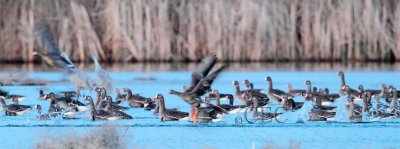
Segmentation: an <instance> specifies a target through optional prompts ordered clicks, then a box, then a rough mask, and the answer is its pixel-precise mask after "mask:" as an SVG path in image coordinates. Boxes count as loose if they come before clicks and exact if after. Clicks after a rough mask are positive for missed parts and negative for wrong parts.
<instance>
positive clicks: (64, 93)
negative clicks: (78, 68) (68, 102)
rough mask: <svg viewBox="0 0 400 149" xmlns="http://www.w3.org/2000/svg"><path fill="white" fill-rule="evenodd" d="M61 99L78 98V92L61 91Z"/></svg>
mask: <svg viewBox="0 0 400 149" xmlns="http://www.w3.org/2000/svg"><path fill="white" fill-rule="evenodd" d="M60 93H61V97H69V98H72V97H78V93H77V92H76V91H61V92H60Z"/></svg>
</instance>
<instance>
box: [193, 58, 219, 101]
mask: <svg viewBox="0 0 400 149" xmlns="http://www.w3.org/2000/svg"><path fill="white" fill-rule="evenodd" d="M224 68H225V65H223V66H221V67H219V68H218V69H217V70H215V71H213V72H212V73H211V74H210V75H208V76H206V77H204V78H203V79H201V80H200V82H199V83H198V84H197V85H196V87H195V88H194V89H193V90H192V91H191V92H192V93H194V94H195V95H197V96H203V95H204V94H205V93H207V92H210V91H211V85H212V83H213V82H214V80H215V78H217V76H218V75H219V74H220V73H221V72H222V70H223V69H224Z"/></svg>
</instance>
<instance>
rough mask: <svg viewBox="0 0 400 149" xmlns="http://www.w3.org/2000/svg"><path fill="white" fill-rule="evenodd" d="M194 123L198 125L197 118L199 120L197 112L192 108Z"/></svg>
mask: <svg viewBox="0 0 400 149" xmlns="http://www.w3.org/2000/svg"><path fill="white" fill-rule="evenodd" d="M191 113H192V115H191V116H192V121H193V123H196V118H197V116H196V115H197V114H196V110H194V108H193V107H192V112H191Z"/></svg>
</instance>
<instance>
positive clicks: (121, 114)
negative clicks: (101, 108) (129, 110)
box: [105, 96, 133, 119]
mask: <svg viewBox="0 0 400 149" xmlns="http://www.w3.org/2000/svg"><path fill="white" fill-rule="evenodd" d="M106 100H107V102H108V104H107V106H106V107H105V110H106V111H109V112H111V113H112V115H113V117H118V119H133V117H132V116H130V115H128V114H126V113H125V112H122V111H121V109H120V108H117V107H114V103H113V102H112V97H111V96H107V97H106Z"/></svg>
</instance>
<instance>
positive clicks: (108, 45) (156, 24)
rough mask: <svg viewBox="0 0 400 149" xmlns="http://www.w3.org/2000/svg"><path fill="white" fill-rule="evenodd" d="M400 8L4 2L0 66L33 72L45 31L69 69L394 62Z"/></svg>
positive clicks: (259, 0) (278, 0) (372, 2)
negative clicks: (107, 64)
mask: <svg viewBox="0 0 400 149" xmlns="http://www.w3.org/2000/svg"><path fill="white" fill-rule="evenodd" d="M399 3H400V1H397V0H365V1H358V0H326V1H324V0H322V1H321V0H248V1H242V0H231V1H230V0H229V1H222V0H221V1H215V0H202V1H180V0H161V1H152V0H148V1H142V0H132V1H127V0H118V1H108V0H99V1H96V0H71V1H52V0H30V1H25V0H12V1H8V0H2V1H0V18H1V19H0V34H1V37H0V49H1V50H0V60H3V61H12V62H15V61H23V62H26V61H28V62H31V61H34V60H35V57H33V56H32V53H33V51H34V50H35V49H41V48H42V46H41V45H40V42H39V41H38V38H37V37H36V36H35V27H37V26H38V24H49V25H50V28H51V29H52V30H53V32H55V35H56V38H57V41H58V43H59V46H60V49H62V51H65V52H66V53H67V54H69V55H71V57H72V59H73V60H74V61H90V59H89V56H90V54H89V53H90V52H96V53H97V54H98V55H99V56H98V57H99V58H100V59H101V60H102V61H122V62H124V61H156V62H158V61H197V60H199V59H201V58H202V57H204V56H205V55H208V54H210V53H215V54H217V55H218V57H220V59H221V60H223V61H393V60H395V59H398V60H399V59H400V5H399Z"/></svg>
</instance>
